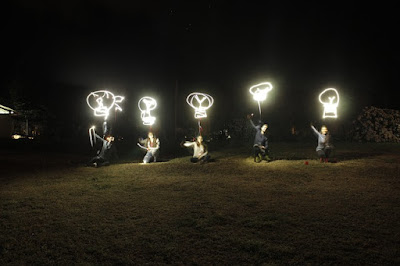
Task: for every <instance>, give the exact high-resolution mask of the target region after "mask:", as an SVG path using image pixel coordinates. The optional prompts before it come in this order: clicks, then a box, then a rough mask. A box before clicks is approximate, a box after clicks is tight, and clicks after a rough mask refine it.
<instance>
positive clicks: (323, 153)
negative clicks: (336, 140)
mask: <svg viewBox="0 0 400 266" xmlns="http://www.w3.org/2000/svg"><path fill="white" fill-rule="evenodd" d="M311 129H312V130H313V132H314V135H315V136H316V137H317V138H318V146H317V148H316V149H315V150H316V152H317V155H318V158H319V161H320V162H321V163H322V162H328V161H329V156H330V154H331V152H332V149H333V146H332V145H331V143H330V134H329V131H328V128H327V127H326V126H322V127H321V132H318V130H317V129H316V128H315V127H314V126H313V125H312V124H311Z"/></svg>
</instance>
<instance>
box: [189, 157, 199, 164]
mask: <svg viewBox="0 0 400 266" xmlns="http://www.w3.org/2000/svg"><path fill="white" fill-rule="evenodd" d="M198 161H199V159H198V158H195V157H192V158H190V162H192V163H197V162H198Z"/></svg>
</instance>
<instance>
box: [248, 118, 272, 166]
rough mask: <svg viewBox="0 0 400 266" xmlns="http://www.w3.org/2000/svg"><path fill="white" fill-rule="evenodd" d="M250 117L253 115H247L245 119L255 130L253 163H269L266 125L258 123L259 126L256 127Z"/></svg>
mask: <svg viewBox="0 0 400 266" xmlns="http://www.w3.org/2000/svg"><path fill="white" fill-rule="evenodd" d="M252 116H253V114H251V115H248V116H247V118H248V119H249V121H250V124H251V126H252V127H253V128H255V129H256V130H257V132H256V135H255V137H254V144H253V157H254V162H257V163H260V162H261V161H262V160H263V159H265V160H266V161H267V162H270V161H271V158H269V149H268V137H267V136H266V132H267V128H268V124H267V123H261V122H260V125H258V126H256V125H254V123H253V121H252V120H251V117H252Z"/></svg>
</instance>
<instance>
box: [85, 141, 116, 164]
mask: <svg viewBox="0 0 400 266" xmlns="http://www.w3.org/2000/svg"><path fill="white" fill-rule="evenodd" d="M95 137H96V139H98V140H100V141H101V142H102V146H101V149H100V150H99V151H97V155H96V156H95V157H93V158H92V159H91V160H90V161H89V163H88V166H94V167H100V166H108V165H110V160H112V159H113V158H118V155H117V152H116V150H115V147H114V146H113V144H114V137H113V136H111V135H107V136H105V138H104V139H103V138H102V137H100V136H99V135H97V134H96V135H95Z"/></svg>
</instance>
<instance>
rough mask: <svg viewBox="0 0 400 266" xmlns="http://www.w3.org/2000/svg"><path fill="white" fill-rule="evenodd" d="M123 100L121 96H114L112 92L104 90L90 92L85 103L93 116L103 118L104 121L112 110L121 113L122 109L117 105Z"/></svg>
mask: <svg viewBox="0 0 400 266" xmlns="http://www.w3.org/2000/svg"><path fill="white" fill-rule="evenodd" d="M123 100H124V97H123V96H115V95H114V94H113V93H112V92H110V91H106V90H99V91H94V92H91V93H90V94H89V95H88V96H87V97H86V102H87V104H88V105H89V107H90V109H92V110H93V111H94V115H95V116H100V117H104V120H107V117H108V115H109V114H110V110H111V109H112V108H115V110H118V111H122V108H121V107H120V106H119V105H118V104H119V103H120V102H122V101H123Z"/></svg>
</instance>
